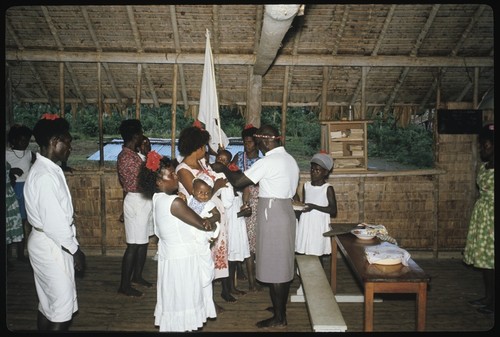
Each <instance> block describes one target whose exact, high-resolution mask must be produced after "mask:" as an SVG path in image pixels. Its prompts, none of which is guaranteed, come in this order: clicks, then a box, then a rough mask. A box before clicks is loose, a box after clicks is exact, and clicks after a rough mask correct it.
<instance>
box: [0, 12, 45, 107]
mask: <svg viewBox="0 0 500 337" xmlns="http://www.w3.org/2000/svg"><path fill="white" fill-rule="evenodd" d="M5 26H6V28H7V31H8V32H9V33H10V35H11V36H12V38H13V39H14V41H15V42H16V45H17V48H18V49H19V50H24V46H23V44H22V42H21V40H19V38H18V37H17V34H16V32H15V31H14V28H12V25H11V24H10V22H9V19H6V20H5ZM28 67H29V68H30V69H31V72H32V73H33V76H34V77H35V79H36V81H37V82H38V85H39V86H40V89H42V92H43V95H44V96H45V97H47V99H48V102H49V103H50V104H52V101H51V99H50V96H49V91H48V90H47V87H45V84H44V83H43V81H42V78H41V77H40V74H39V73H38V71H37V70H36V68H35V65H34V64H33V63H32V62H28ZM12 95H13V96H14V97H16V96H15V92H14V91H12ZM28 96H29V95H28Z"/></svg>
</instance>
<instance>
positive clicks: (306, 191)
mask: <svg viewBox="0 0 500 337" xmlns="http://www.w3.org/2000/svg"><path fill="white" fill-rule="evenodd" d="M332 168H333V159H332V157H330V156H329V155H327V154H326V153H317V154H315V155H314V156H313V157H312V159H311V171H310V173H311V181H307V182H305V183H304V187H303V192H302V196H303V198H304V204H305V206H304V209H303V211H302V214H301V215H300V219H299V222H298V225H297V234H296V241H295V251H296V252H297V253H299V254H306V255H316V256H319V257H320V258H321V257H322V256H323V255H327V254H331V252H332V251H331V244H330V238H328V237H324V236H323V233H324V232H327V231H328V230H329V224H330V218H331V217H336V216H337V200H336V198H335V191H334V189H333V186H332V185H331V184H330V183H328V182H327V179H328V175H329V174H330V172H331V171H332Z"/></svg>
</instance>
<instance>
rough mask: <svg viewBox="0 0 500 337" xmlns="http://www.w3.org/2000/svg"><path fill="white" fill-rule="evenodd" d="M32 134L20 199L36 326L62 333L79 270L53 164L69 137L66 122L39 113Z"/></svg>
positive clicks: (81, 258)
mask: <svg viewBox="0 0 500 337" xmlns="http://www.w3.org/2000/svg"><path fill="white" fill-rule="evenodd" d="M33 135H34V136H35V140H36V142H37V143H38V145H39V146H40V152H39V153H37V158H36V161H35V163H34V164H33V166H32V167H31V169H30V171H29V173H28V177H27V178H26V183H25V185H24V197H25V202H26V211H27V215H28V222H29V223H30V224H31V226H33V230H32V231H31V234H30V236H29V239H28V252H29V259H30V263H31V266H32V268H33V275H34V278H35V287H36V292H37V295H38V300H39V304H38V319H37V327H38V330H41V331H65V330H68V329H69V326H70V324H71V321H72V318H73V314H74V313H75V312H76V311H77V310H78V302H77V296H76V285H75V270H77V271H81V272H83V270H84V268H85V255H84V254H83V252H82V251H81V250H80V247H79V245H78V241H77V239H76V229H75V226H74V224H73V204H72V200H71V194H70V191H69V188H68V185H67V183H66V178H65V176H64V173H63V171H62V169H61V167H59V166H58V165H57V164H56V163H57V162H59V161H61V162H65V161H67V160H68V157H69V154H70V153H71V141H72V137H71V135H70V134H69V124H68V122H67V121H66V120H65V119H64V118H59V117H58V116H57V115H51V114H45V115H44V116H42V119H40V120H39V121H38V122H37V123H36V125H35V127H34V128H33Z"/></svg>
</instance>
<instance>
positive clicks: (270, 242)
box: [212, 125, 299, 328]
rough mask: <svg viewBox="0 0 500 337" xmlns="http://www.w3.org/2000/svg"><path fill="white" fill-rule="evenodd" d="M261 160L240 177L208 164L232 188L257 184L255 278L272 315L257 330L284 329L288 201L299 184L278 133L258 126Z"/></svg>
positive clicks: (291, 252)
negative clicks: (266, 291) (262, 286)
mask: <svg viewBox="0 0 500 337" xmlns="http://www.w3.org/2000/svg"><path fill="white" fill-rule="evenodd" d="M254 137H255V139H256V142H257V146H258V147H259V149H260V151H261V152H262V153H264V157H263V158H261V159H260V160H258V161H256V162H255V163H254V164H253V165H252V167H250V168H249V169H248V170H246V171H245V172H244V173H243V172H241V171H237V172H233V171H230V170H229V169H228V168H227V167H226V166H224V165H219V164H220V163H214V164H212V168H213V169H214V170H215V171H216V172H223V173H224V174H225V175H226V177H227V178H228V180H229V182H230V183H231V184H232V185H233V186H234V187H236V188H242V187H245V186H248V185H253V184H257V183H258V184H259V202H258V205H257V244H256V278H257V280H259V281H260V282H264V283H267V284H269V287H270V296H271V301H272V303H273V311H274V315H273V317H271V318H268V319H266V320H263V321H260V322H257V327H259V328H265V327H278V326H286V325H287V321H286V304H287V301H288V293H289V290H290V283H291V281H292V280H293V277H294V259H295V224H296V220H295V219H296V218H295V213H294V211H293V206H292V199H293V196H294V195H295V193H296V190H297V186H298V182H299V167H298V165H297V162H296V161H295V159H294V158H293V157H292V156H291V155H290V154H289V153H288V152H286V150H285V148H284V147H283V146H281V142H280V140H281V137H280V136H279V133H278V130H277V129H276V128H274V127H272V126H270V125H264V126H262V127H261V128H260V129H259V131H258V132H257V133H256V134H255V135H254Z"/></svg>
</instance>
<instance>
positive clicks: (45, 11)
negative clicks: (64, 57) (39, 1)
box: [41, 6, 86, 102]
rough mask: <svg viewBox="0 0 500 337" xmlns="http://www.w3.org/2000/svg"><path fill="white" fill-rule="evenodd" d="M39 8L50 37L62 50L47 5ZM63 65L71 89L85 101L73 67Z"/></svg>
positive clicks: (62, 47)
mask: <svg viewBox="0 0 500 337" xmlns="http://www.w3.org/2000/svg"><path fill="white" fill-rule="evenodd" d="M41 8H42V12H43V15H44V17H45V21H46V22H47V25H48V26H49V29H50V33H51V34H52V37H53V38H54V41H55V42H56V45H57V48H58V49H59V50H60V51H63V50H64V45H63V44H62V42H61V39H60V38H59V35H58V33H57V29H56V27H55V26H54V23H53V22H52V18H51V17H50V13H49V11H48V9H47V7H45V6H41ZM64 65H65V67H66V70H67V71H68V74H69V76H68V78H69V80H70V82H71V84H72V86H73V89H74V90H75V92H76V94H77V95H78V97H80V101H81V102H85V101H86V99H85V96H84V95H83V93H82V91H81V89H80V85H79V84H78V82H77V80H76V77H75V75H74V73H73V67H72V66H71V63H69V62H64ZM61 89H62V90H64V88H61Z"/></svg>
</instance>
